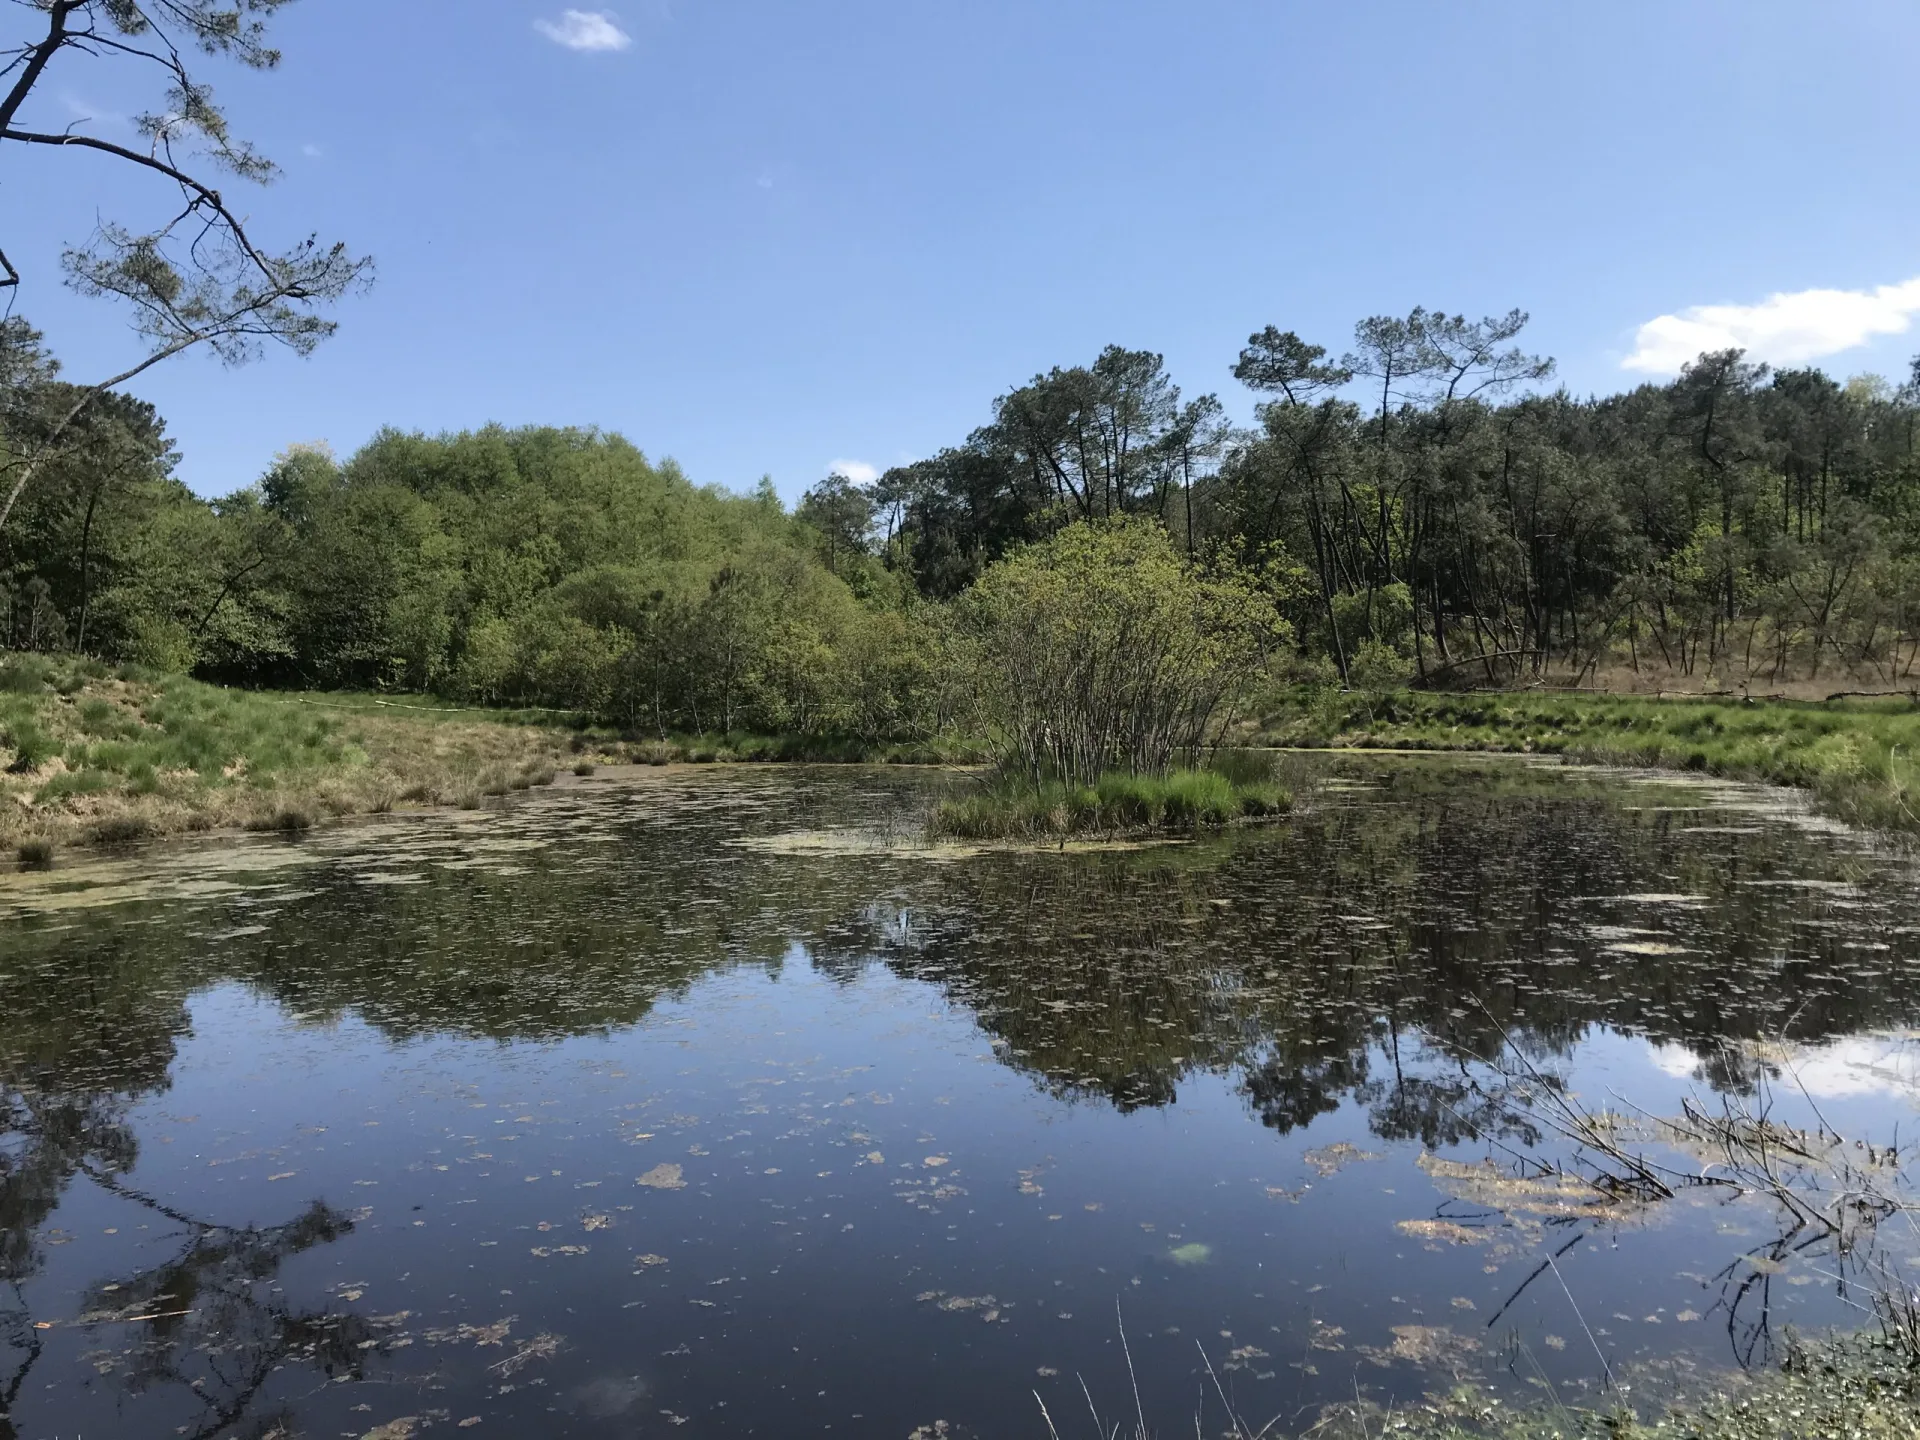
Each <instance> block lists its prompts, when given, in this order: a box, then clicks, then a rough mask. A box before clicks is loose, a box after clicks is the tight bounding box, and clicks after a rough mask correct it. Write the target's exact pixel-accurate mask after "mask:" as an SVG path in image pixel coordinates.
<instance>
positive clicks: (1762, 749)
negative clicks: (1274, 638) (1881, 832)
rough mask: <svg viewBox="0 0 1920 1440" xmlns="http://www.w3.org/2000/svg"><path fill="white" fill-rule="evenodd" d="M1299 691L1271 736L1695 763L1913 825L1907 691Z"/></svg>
mask: <svg viewBox="0 0 1920 1440" xmlns="http://www.w3.org/2000/svg"><path fill="white" fill-rule="evenodd" d="M1335 700H1336V703H1334V704H1332V705H1329V704H1328V703H1327V697H1326V696H1325V694H1324V692H1316V691H1311V690H1307V689H1305V688H1302V689H1300V690H1297V691H1295V692H1294V694H1293V695H1292V696H1291V697H1289V698H1288V699H1287V700H1286V701H1285V702H1283V703H1281V704H1280V705H1278V706H1277V707H1276V708H1274V709H1273V710H1272V711H1270V713H1269V714H1268V716H1267V717H1266V719H1265V721H1264V723H1263V725H1262V727H1261V731H1262V737H1263V738H1264V739H1266V740H1268V741H1271V742H1273V743H1277V744H1359V745H1385V746H1409V747H1418V748H1422V749H1457V750H1519V751H1530V752H1538V753H1543V754H1561V755H1566V756H1569V757H1570V758H1574V759H1579V760H1591V761H1599V762H1603V763H1608V764H1621V765H1643V766H1650V767H1659V768H1665V769H1677V770H1698V771H1703V772H1705V773H1708V774H1712V775H1721V776H1725V777H1727V778H1730V779H1738V780H1760V781H1766V782H1769V783H1772V784H1776V785H1792V786H1797V787H1800V788H1803V789H1806V790H1810V791H1812V792H1813V793H1814V794H1815V795H1817V796H1819V797H1820V798H1821V799H1822V800H1823V801H1825V802H1826V803H1827V804H1828V805H1829V806H1830V807H1831V808H1833V809H1834V810H1835V811H1837V812H1838V813H1839V814H1841V815H1843V816H1845V817H1846V818H1848V819H1851V820H1855V821H1858V822H1860V823H1862V824H1867V825H1875V826H1883V827H1888V828H1893V829H1909V830H1910V829H1915V828H1920V761H1916V760H1915V759H1914V758H1913V757H1914V756H1915V754H1916V753H1920V708H1917V707H1916V706H1915V704H1914V703H1913V702H1912V701H1911V700H1909V699H1906V698H1903V697H1887V698H1885V699H1879V700H1864V699H1863V700H1854V701H1846V702H1832V703H1826V704H1821V703H1814V702H1801V701H1789V700H1741V699H1736V698H1732V697H1727V698H1711V699H1698V700H1681V699H1659V698H1656V697H1653V696H1645V695H1602V694H1550V693H1537V692H1536V693H1528V692H1520V693H1514V694H1494V693H1483V694H1472V695H1448V694H1432V693H1422V692H1418V691H1399V692H1389V693H1386V694H1376V695H1372V696H1362V695H1347V696H1340V697H1335Z"/></svg>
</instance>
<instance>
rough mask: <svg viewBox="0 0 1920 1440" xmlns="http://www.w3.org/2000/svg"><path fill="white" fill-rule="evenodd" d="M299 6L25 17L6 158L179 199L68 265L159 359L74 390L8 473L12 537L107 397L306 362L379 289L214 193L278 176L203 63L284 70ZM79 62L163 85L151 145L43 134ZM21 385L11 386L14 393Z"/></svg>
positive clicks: (148, 127)
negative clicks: (255, 365) (136, 184)
mask: <svg viewBox="0 0 1920 1440" xmlns="http://www.w3.org/2000/svg"><path fill="white" fill-rule="evenodd" d="M286 3H287V0H25V3H24V5H23V6H21V7H20V8H19V9H18V10H16V12H15V13H16V14H18V13H20V12H21V11H22V10H23V11H24V16H23V18H24V20H25V24H24V27H23V29H24V33H23V34H21V35H19V36H18V37H16V38H15V39H14V40H13V41H12V42H10V43H8V42H4V41H0V86H5V89H4V91H3V92H0V146H13V147H21V148H22V149H24V150H26V151H43V152H46V153H48V154H54V153H60V152H69V153H71V152H86V159H85V160H84V161H82V162H81V163H85V164H97V163H98V162H99V161H100V160H102V159H104V160H107V161H111V162H114V163H113V166H112V168H111V169H110V170H108V171H107V172H106V173H110V174H115V175H119V176H122V177H124V178H125V179H126V180H128V181H132V180H136V179H137V180H143V181H149V182H152V184H153V185H154V188H155V190H156V191H157V192H158V193H160V194H165V195H170V196H171V197H172V198H171V199H168V200H166V201H164V202H163V205H162V209H161V211H160V212H159V213H160V217H161V218H159V219H158V220H157V222H156V223H149V224H146V225H131V224H128V223H125V222H122V221H119V220H113V219H98V218H95V219H94V220H93V221H91V223H92V224H93V226H94V234H93V238H92V239H91V240H90V241H88V242H87V243H85V244H83V245H79V246H74V247H70V248H69V249H68V250H67V251H66V252H65V253H64V255H63V256H62V258H61V268H62V270H63V271H64V273H65V276H66V281H67V284H68V285H69V286H70V287H71V288H73V289H74V290H76V291H78V292H79V293H80V294H82V295H86V296H90V297H96V298H108V299H114V300H119V301H122V302H124V303H125V304H126V305H127V306H128V307H129V310H130V312H131V315H132V323H133V328H134V330H135V332H136V333H137V334H138V335H140V336H141V337H142V339H143V340H144V341H145V342H146V344H147V350H146V353H145V355H144V356H142V357H141V358H139V359H138V360H136V361H134V362H132V363H131V364H128V365H126V366H125V367H123V368H122V369H121V370H120V371H119V373H117V374H114V375H111V376H109V377H107V378H106V379H103V380H100V381H98V382H96V383H93V384H87V385H81V386H77V387H75V388H74V389H73V390H72V391H71V392H70V393H69V394H68V395H67V396H66V397H65V399H64V401H63V404H62V405H61V407H60V408H59V410H58V411H57V412H56V413H55V414H54V416H53V417H52V421H51V423H50V424H49V425H48V426H47V427H46V429H45V431H44V433H43V434H41V435H39V436H37V437H36V440H35V443H33V444H32V445H30V446H28V447H25V448H24V450H22V451H21V452H19V453H15V454H13V455H11V456H10V457H9V458H8V460H7V464H8V467H9V468H8V471H7V472H6V473H5V474H4V475H0V530H4V529H5V527H6V524H7V520H8V518H9V516H10V515H11V514H12V511H13V509H14V507H15V505H16V504H17V503H18V501H19V499H20V496H21V495H22V493H24V491H25V490H26V488H27V486H28V484H29V482H31V481H32V479H33V478H34V476H35V475H36V474H37V473H38V472H39V471H40V470H41V469H42V468H44V466H45V465H46V464H47V463H48V462H49V461H50V460H51V459H52V458H53V456H54V455H55V454H56V453H57V451H58V448H59V447H60V445H61V444H62V442H63V441H64V440H65V438H66V435H67V432H68V430H69V429H70V427H71V426H72V425H73V424H74V423H75V422H76V421H77V420H78V419H79V418H80V416H81V415H82V414H83V413H84V412H85V411H86V410H87V408H88V407H89V406H90V405H92V404H93V403H94V402H95V401H96V400H97V399H98V398H99V397H100V396H101V395H103V394H105V393H107V392H108V391H110V390H112V389H114V388H116V387H118V386H120V385H124V384H125V383H126V382H128V381H129V380H132V379H133V378H134V377H136V376H138V375H140V374H142V373H143V372H145V371H146V370H148V369H149V368H151V367H152V366H154V365H157V364H159V363H160V362H161V361H163V360H166V359H169V358H171V357H172V356H175V355H178V354H181V353H182V352H184V351H186V350H190V349H193V348H195V347H197V346H203V345H204V346H206V347H208V348H210V349H211V350H213V352H214V353H215V354H216V355H218V356H219V357H220V358H221V359H222V360H223V361H225V362H226V363H228V364H230V365H234V364H240V363H243V362H244V361H247V360H249V359H252V358H253V357H254V356H256V355H257V354H258V353H259V352H260V350H261V349H262V347H263V346H264V345H265V344H266V343H267V342H269V341H271V342H273V343H275V344H280V345H284V346H286V347H287V348H289V349H291V350H293V351H294V352H295V353H297V354H306V353H308V352H310V351H311V350H312V349H313V348H314V346H316V345H318V344H319V343H320V341H321V340H323V339H325V338H326V337H327V336H328V335H330V334H331V333H333V329H334V324H335V322H334V321H332V320H330V319H328V318H327V317H326V316H325V315H324V313H322V312H323V310H324V307H326V306H327V305H328V304H330V303H331V302H333V301H336V300H338V299H340V298H341V297H342V296H344V295H345V294H347V293H348V292H349V291H350V290H352V289H354V288H355V287H357V286H359V285H362V284H364V283H365V282H366V281H367V280H368V279H369V278H370V276H371V273H372V270H371V265H370V263H369V262H368V261H366V260H364V259H360V258H356V257H354V256H352V255H350V254H349V253H348V252H347V249H346V247H345V246H344V245H342V244H338V243H335V244H330V245H329V244H324V243H322V242H321V241H319V240H318V239H317V238H311V237H310V238H308V239H306V240H304V241H301V242H299V243H297V244H295V245H292V246H290V247H288V248H285V249H281V250H272V249H268V248H265V247H264V246H262V245H261V244H260V243H258V242H257V241H256V240H255V239H254V237H253V236H252V234H250V233H249V230H248V227H247V223H246V220H245V218H244V217H243V216H242V215H241V214H240V213H239V212H238V211H237V210H236V209H235V208H234V207H233V205H232V204H231V203H230V202H229V201H228V200H227V199H226V197H225V196H224V195H223V194H222V192H221V191H220V190H219V189H218V188H217V187H216V184H215V181H216V178H217V177H218V176H219V175H220V174H221V173H222V172H224V173H226V174H227V175H231V176H233V177H235V178H237V179H240V180H244V181H248V182H251V183H255V184H264V183H267V182H268V181H270V180H272V179H273V178H274V176H275V174H276V173H277V172H276V170H275V167H274V165H273V163H272V162H271V161H270V160H268V159H267V158H266V157H265V156H264V155H262V154H261V153H260V152H259V151H258V150H256V149H255V148H254V147H253V146H252V145H251V144H249V143H248V142H246V141H245V140H242V139H240V138H238V137H237V136H236V135H234V133H233V132H232V130H231V129H230V128H229V125H228V121H227V116H226V113H225V111H224V110H222V108H221V107H220V106H219V105H218V104H217V103H216V101H215V100H214V97H213V91H212V89H211V87H210V86H209V85H208V84H207V83H206V82H205V81H204V80H203V79H201V78H200V76H199V74H198V73H197V70H196V68H195V67H194V65H193V64H191V63H190V61H189V58H188V57H189V56H191V55H195V54H198V55H201V56H205V57H209V58H220V59H228V60H232V61H235V62H237V63H239V64H240V65H242V66H244V67H246V68H249V69H253V70H271V69H273V68H274V67H275V66H277V65H278V64H279V63H280V52H279V51H277V50H275V49H273V48H272V47H271V46H270V45H269V44H268V43H267V34H266V27H267V20H268V17H270V16H271V15H272V14H273V13H274V12H275V11H277V10H279V9H280V8H281V7H282V6H283V5H284V4H286ZM79 61H95V62H100V61H108V62H113V66H114V68H113V70H112V72H111V73H114V74H122V73H138V72H144V73H145V74H147V75H149V76H151V77H152V78H153V79H154V80H155V81H157V82H158V85H159V87H160V90H161V108H159V109H158V110H155V111H151V112H148V113H144V114H141V115H139V116H138V117H137V119H136V120H135V124H136V126H137V128H138V129H139V131H140V135H141V139H142V140H143V141H144V142H145V143H144V145H143V146H140V147H133V146H127V145H121V144H118V143H116V142H113V141H109V140H104V139H100V138H98V137H96V136H92V135H87V134H84V133H82V132H80V131H78V130H77V129H75V128H74V127H72V126H68V127H66V128H62V129H44V128H37V127H36V126H34V125H33V124H32V123H30V121H29V120H28V119H27V118H26V115H25V112H26V111H27V110H28V109H29V107H30V102H31V101H32V100H33V99H34V97H35V96H36V95H37V94H39V93H40V92H41V89H42V86H43V84H44V82H45V81H46V80H47V78H48V77H49V76H62V75H64V74H66V73H67V72H68V71H69V70H70V69H71V67H72V66H73V65H74V64H75V63H76V62H79ZM101 73H102V74H106V73H109V72H107V71H105V70H103V71H102V72H101ZM129 108H131V107H129ZM96 215H97V212H96ZM3 242H4V236H0V290H9V291H10V290H17V289H19V288H20V287H21V286H22V284H23V280H24V277H23V275H22V273H21V271H20V270H19V269H17V268H16V266H15V264H14V262H13V261H12V260H11V259H9V258H8V256H7V253H6V250H5V246H4V243H3ZM23 263H24V262H23ZM0 369H4V367H0ZM8 378H9V377H8V376H7V375H5V374H0V380H6V379H8Z"/></svg>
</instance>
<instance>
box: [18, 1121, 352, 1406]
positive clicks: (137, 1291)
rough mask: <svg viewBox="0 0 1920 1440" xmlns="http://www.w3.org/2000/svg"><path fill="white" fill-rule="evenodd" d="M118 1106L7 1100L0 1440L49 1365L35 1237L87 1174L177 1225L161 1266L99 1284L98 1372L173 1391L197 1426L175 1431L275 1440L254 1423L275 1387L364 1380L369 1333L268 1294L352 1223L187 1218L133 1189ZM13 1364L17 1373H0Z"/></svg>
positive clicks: (86, 1305) (131, 1386)
mask: <svg viewBox="0 0 1920 1440" xmlns="http://www.w3.org/2000/svg"><path fill="white" fill-rule="evenodd" d="M127 1104H128V1097H126V1096H124V1095H107V1096H102V1095H80V1096H61V1097H55V1098H49V1097H46V1096H44V1095H35V1096H29V1095H23V1094H21V1093H20V1092H18V1091H14V1092H11V1093H9V1094H7V1095H6V1096H5V1097H4V1101H3V1102H0V1124H4V1125H5V1127H6V1129H5V1134H4V1144H3V1146H0V1156H4V1159H5V1164H4V1168H0V1267H3V1268H0V1279H4V1281H5V1282H6V1285H7V1294H8V1297H9V1302H8V1303H7V1304H6V1306H5V1308H4V1309H0V1347H3V1348H4V1350H5V1352H6V1354H7V1356H8V1360H7V1361H0V1440H12V1437H13V1435H14V1433H15V1432H14V1430H13V1429H12V1426H11V1421H10V1420H9V1419H8V1416H10V1415H11V1414H12V1413H13V1411H14V1409H15V1407H16V1405H17V1403H18V1401H19V1397H20V1395H21V1393H22V1390H23V1387H24V1386H25V1384H26V1381H27V1378H28V1376H29V1375H30V1374H31V1372H32V1371H33V1368H34V1366H35V1364H36V1363H37V1362H38V1360H39V1359H40V1357H41V1354H42V1351H43V1348H44V1332H43V1331H42V1330H41V1329H40V1328H39V1323H38V1322H37V1321H36V1318H35V1317H34V1316H33V1315H32V1314H31V1313H30V1311H29V1309H28V1305H27V1300H26V1293H25V1288H24V1282H26V1281H27V1280H28V1279H30V1278H31V1276H32V1275H33V1274H34V1273H35V1272H36V1271H37V1270H38V1269H39V1267H40V1264H41V1261H42V1258H43V1257H42V1255H41V1252H40V1249H39V1242H40V1236H41V1234H42V1231H43V1227H44V1225H45V1223H46V1221H47V1220H48V1219H49V1218H50V1217H51V1215H52V1214H53V1212H54V1210H55V1209H56V1207H57V1206H58V1204H59V1202H60V1198H61V1195H62V1193H63V1192H64V1190H65V1189H66V1187H67V1186H68V1185H69V1184H70V1183H71V1182H72V1181H73V1180H74V1179H75V1178H77V1177H80V1176H84V1177H85V1178H86V1179H87V1180H89V1181H90V1182H92V1183H93V1184H95V1185H98V1186H100V1187H101V1188H102V1189H105V1190H107V1191H109V1192H111V1193H112V1194H114V1195H117V1196H119V1197H120V1198H122V1199H124V1200H127V1201H130V1202H132V1203H134V1204H137V1205H139V1206H141V1207H143V1208H144V1209H146V1210H148V1211H150V1212H152V1213H153V1214H154V1215H156V1216H158V1217H160V1218H161V1219H163V1220H166V1221H168V1222H170V1223H171V1224H172V1225H173V1226H174V1227H175V1230H174V1238H175V1241H176V1249H175V1250H174V1253H173V1254H172V1255H171V1256H170V1258H168V1259H167V1260H166V1261H164V1262H162V1263H161V1264H159V1265H156V1266H152V1267H150V1268H148V1269H145V1270H142V1271H140V1272H138V1273H136V1274H134V1275H131V1276H126V1277H123V1278H121V1279H119V1280H117V1281H114V1282H105V1281H103V1282H101V1283H99V1284H97V1285H95V1286H94V1287H93V1288H92V1290H91V1291H90V1292H89V1293H88V1294H87V1296H86V1297H85V1299H84V1300H83V1309H82V1314H81V1315H80V1316H79V1318H78V1319H77V1320H75V1321H72V1322H67V1321H61V1322H59V1323H61V1324H62V1325H63V1326H64V1325H67V1324H73V1325H77V1326H79V1327H80V1328H82V1329H83V1330H84V1331H85V1332H86V1333H87V1334H88V1335H89V1337H90V1338H93V1339H96V1340H97V1341H99V1342H100V1346H101V1348H100V1349H98V1350H96V1351H94V1352H92V1353H91V1354H90V1356H89V1358H90V1359H92V1360H93V1361H94V1369H95V1371H96V1372H97V1373H100V1374H105V1375H112V1376H114V1377H115V1378H116V1379H117V1380H118V1381H119V1383H121V1384H122V1385H124V1386H125V1387H126V1388H127V1390H128V1391H129V1392H130V1393H133V1394H148V1393H151V1392H153V1391H156V1390H160V1389H165V1388H173V1389H174V1390H175V1391H176V1393H177V1394H179V1395H181V1396H183V1397H190V1398H191V1400H192V1401H193V1405H194V1408H195V1410H196V1411H198V1412H199V1413H198V1419H197V1423H196V1422H192V1421H190V1422H189V1423H188V1424H187V1425H186V1426H185V1427H184V1428H181V1429H180V1430H178V1431H177V1432H176V1433H179V1434H182V1435H189V1436H195V1437H211V1436H214V1435H219V1434H224V1433H228V1432H229V1431H230V1429H231V1427H233V1426H235V1425H238V1424H240V1423H241V1422H242V1421H246V1422H247V1424H248V1428H247V1430H246V1431H243V1432H234V1433H249V1434H253V1433H257V1434H260V1435H266V1434H268V1433H272V1431H273V1428H274V1424H275V1417H273V1416H270V1415H269V1416H257V1415H256V1416H249V1413H248V1412H249V1410H250V1409H251V1407H253V1405H254V1402H255V1400H256V1399H257V1398H258V1396H259V1395H260V1392H261V1390H262V1388H263V1387H264V1386H265V1385H266V1383H267V1381H268V1379H269V1377H270V1376H272V1375H273V1374H274V1372H276V1371H278V1370H282V1369H284V1368H286V1367H287V1366H289V1365H301V1366H306V1367H311V1368H315V1369H318V1370H319V1371H320V1372H321V1373H322V1374H324V1375H326V1376H328V1377H332V1376H335V1375H354V1376H358V1375H359V1374H360V1372H361V1368H362V1366H363V1365H364V1363H365V1361H366V1358H367V1354H368V1353H369V1352H368V1351H364V1350H362V1348H361V1346H362V1344H363V1343H364V1342H365V1341H367V1340H369V1339H373V1338H375V1335H376V1332H375V1328H374V1326H373V1325H372V1324H371V1323H370V1322H368V1321H366V1320H364V1319H361V1318H359V1317H356V1316H353V1315H351V1314H333V1313H328V1312H326V1311H308V1310H300V1309H295V1308H294V1307H292V1306H291V1305H289V1304H288V1302H287V1301H286V1299H285V1298H284V1297H283V1296H282V1295H280V1294H278V1293H277V1289H276V1287H275V1286H274V1285H273V1284H272V1282H273V1280H274V1278H275V1276H276V1275H277V1274H278V1272H279V1270H280V1267H281V1265H282V1264H283V1263H284V1262H285V1261H286V1260H287V1259H289V1258H291V1257H292V1256H295V1255H298V1254H301V1253H303V1252H304V1251H307V1250H310V1249H312V1248H314V1247H315V1246H317V1245H324V1244H329V1243H331V1242H332V1241H334V1240H337V1239H339V1238H340V1237H341V1236H343V1235H346V1234H348V1233H349V1232H350V1231H351V1230H352V1228H353V1223H352V1220H351V1219H350V1218H349V1217H347V1216H346V1215H343V1214H341V1213H340V1212H339V1211H337V1210H334V1209H332V1208H331V1207H329V1206H327V1205H326V1204H324V1203H323V1202H321V1201H317V1200H316V1201H315V1202H313V1203H312V1204H311V1205H310V1206H309V1207H308V1208H307V1209H306V1211H304V1212H303V1213H302V1214H300V1215H299V1216H297V1217H295V1218H294V1219H293V1220H291V1221H288V1222H287V1223H285V1224H283V1225H275V1226H251V1225H249V1226H229V1225H222V1224H219V1223H217V1222H214V1221H210V1220H206V1219H202V1218H199V1217H196V1216H194V1215H191V1214H188V1213H186V1212H185V1211H183V1210H180V1209H178V1208H176V1207H174V1206H171V1205H168V1204H166V1203H165V1202H163V1201H160V1200H158V1199H155V1198H154V1197H152V1196H149V1195H146V1194H144V1193H143V1192H141V1191H139V1190H137V1189H135V1188H133V1187H132V1186H129V1185H128V1184H126V1183H125V1182H124V1181H123V1180H122V1179H121V1178H120V1177H121V1176H122V1175H123V1174H124V1173H125V1172H126V1171H127V1170H128V1169H129V1168H131V1165H132V1162H133V1158H134V1155H135V1147H134V1143H133V1137H132V1134H131V1132H130V1130H129V1129H128V1127H127V1125H126V1123H125V1120H124V1114H125V1109H126V1106H127ZM9 1365H10V1369H9V1368H3V1367H6V1366H9Z"/></svg>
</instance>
